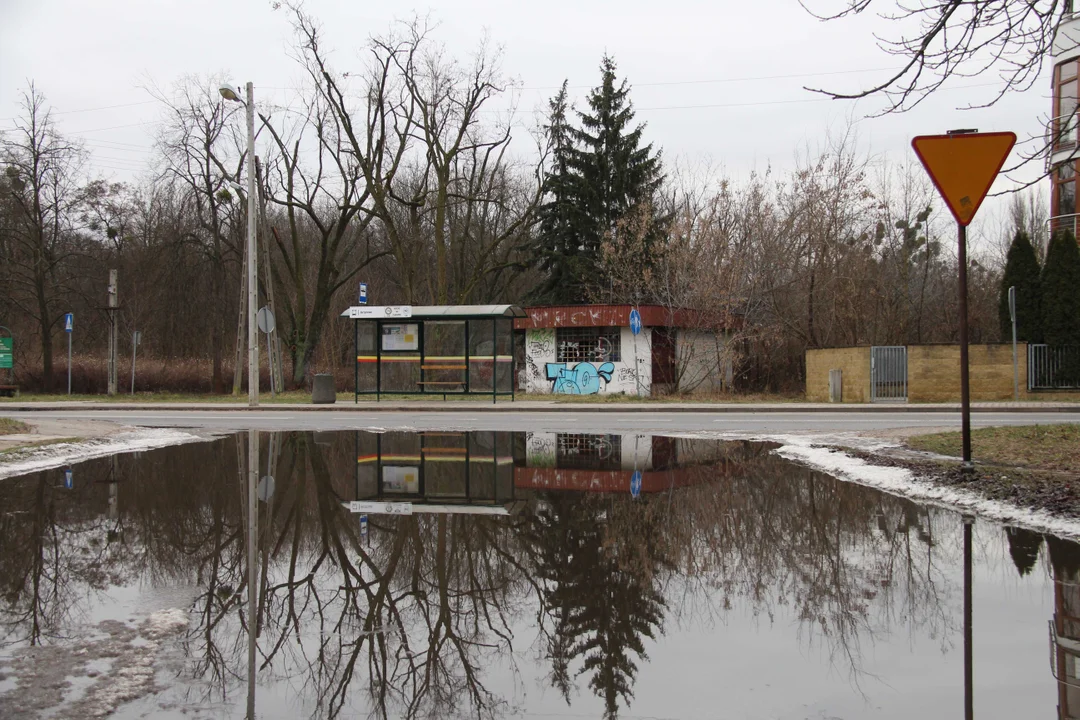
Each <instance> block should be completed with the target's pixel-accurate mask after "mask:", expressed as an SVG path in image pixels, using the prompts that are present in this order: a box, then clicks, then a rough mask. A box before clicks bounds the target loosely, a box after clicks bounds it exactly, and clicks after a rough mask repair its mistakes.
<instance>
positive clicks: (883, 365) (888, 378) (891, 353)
mask: <svg viewBox="0 0 1080 720" xmlns="http://www.w3.org/2000/svg"><path fill="white" fill-rule="evenodd" d="M870 401H871V402H905V401H907V348H906V347H904V346H902V345H899V346H888V347H872V348H870Z"/></svg>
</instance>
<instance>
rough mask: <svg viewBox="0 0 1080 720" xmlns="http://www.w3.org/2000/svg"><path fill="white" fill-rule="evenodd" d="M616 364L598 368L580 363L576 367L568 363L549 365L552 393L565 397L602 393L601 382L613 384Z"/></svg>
mask: <svg viewBox="0 0 1080 720" xmlns="http://www.w3.org/2000/svg"><path fill="white" fill-rule="evenodd" d="M614 372H615V364H614V363H609V362H606V363H604V364H603V365H600V366H599V367H597V366H596V365H593V364H592V363H591V362H580V363H578V364H577V365H575V366H574V367H572V368H570V367H567V366H566V363H564V362H562V363H548V364H547V379H548V380H550V381H551V392H554V393H563V394H565V395H595V394H596V393H598V392H600V381H601V380H603V381H604V384H605V385H606V384H607V383H609V382H611V376H612V374H614Z"/></svg>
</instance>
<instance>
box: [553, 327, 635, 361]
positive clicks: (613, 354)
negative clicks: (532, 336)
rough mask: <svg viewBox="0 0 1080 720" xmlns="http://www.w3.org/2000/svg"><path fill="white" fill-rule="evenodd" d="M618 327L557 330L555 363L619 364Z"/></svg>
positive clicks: (619, 330) (620, 351) (620, 352)
mask: <svg viewBox="0 0 1080 720" xmlns="http://www.w3.org/2000/svg"><path fill="white" fill-rule="evenodd" d="M620 335H621V328H617V327H607V328H605V327H582V328H577V327H568V328H555V362H619V361H621V360H622V349H621V347H620V342H619V336H620Z"/></svg>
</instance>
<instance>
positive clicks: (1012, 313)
mask: <svg viewBox="0 0 1080 720" xmlns="http://www.w3.org/2000/svg"><path fill="white" fill-rule="evenodd" d="M1009 319H1010V320H1011V321H1012V340H1013V400H1019V399H1020V362H1019V360H1018V359H1017V357H1016V286H1015V285H1013V286H1011V287H1010V288H1009Z"/></svg>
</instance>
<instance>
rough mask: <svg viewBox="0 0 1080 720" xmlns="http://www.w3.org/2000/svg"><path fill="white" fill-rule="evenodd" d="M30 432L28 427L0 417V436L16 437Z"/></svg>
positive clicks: (22, 423) (16, 421)
mask: <svg viewBox="0 0 1080 720" xmlns="http://www.w3.org/2000/svg"><path fill="white" fill-rule="evenodd" d="M27 432H30V426H29V425H27V424H26V423H24V422H19V421H18V420H12V419H11V418H3V417H0V435H18V434H21V433H27Z"/></svg>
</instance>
